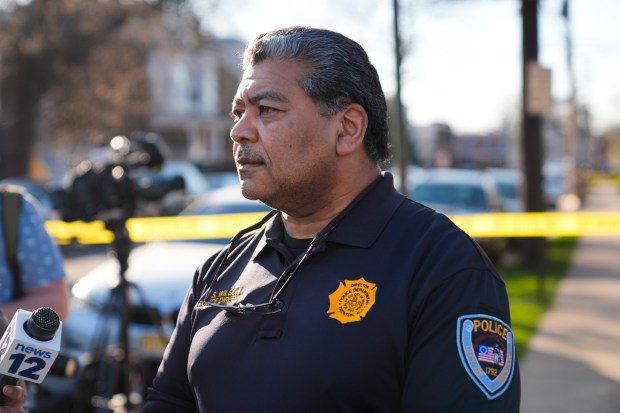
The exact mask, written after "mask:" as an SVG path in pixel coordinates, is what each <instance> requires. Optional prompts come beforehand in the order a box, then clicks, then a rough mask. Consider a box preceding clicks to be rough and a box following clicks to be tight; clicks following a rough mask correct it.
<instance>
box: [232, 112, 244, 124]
mask: <svg viewBox="0 0 620 413" xmlns="http://www.w3.org/2000/svg"><path fill="white" fill-rule="evenodd" d="M241 116H243V111H241V110H233V111H232V112H230V117H231V118H232V120H233V122H238V121H239V119H240V118H241Z"/></svg>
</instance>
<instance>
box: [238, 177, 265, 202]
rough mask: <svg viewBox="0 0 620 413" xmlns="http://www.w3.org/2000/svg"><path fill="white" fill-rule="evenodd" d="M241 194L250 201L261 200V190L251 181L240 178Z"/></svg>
mask: <svg viewBox="0 0 620 413" xmlns="http://www.w3.org/2000/svg"><path fill="white" fill-rule="evenodd" d="M241 195H243V197H244V198H247V199H250V200H252V201H256V200H259V201H260V200H261V191H260V190H259V188H257V187H256V185H255V184H253V183H252V182H248V181H246V180H241Z"/></svg>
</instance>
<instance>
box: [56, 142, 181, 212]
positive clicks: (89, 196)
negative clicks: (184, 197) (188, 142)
mask: <svg viewBox="0 0 620 413" xmlns="http://www.w3.org/2000/svg"><path fill="white" fill-rule="evenodd" d="M109 146H110V148H111V150H112V152H111V159H109V160H107V161H106V162H97V163H95V162H93V161H90V160H85V161H82V162H81V163H80V164H79V165H78V166H77V167H75V168H74V169H73V170H72V174H71V180H70V183H69V185H68V186H67V187H66V188H64V189H60V190H56V191H54V192H53V193H52V199H53V202H54V205H55V207H56V209H58V210H59V212H60V214H61V217H62V219H63V220H65V221H77V220H81V221H92V220H94V219H97V218H99V215H100V214H102V213H106V212H110V211H116V212H119V213H120V214H121V216H123V217H126V218H128V217H132V216H133V215H134V213H135V210H136V206H137V201H138V200H145V201H157V200H159V199H161V198H162V197H163V196H164V195H166V194H167V193H168V192H170V191H173V190H176V189H184V188H185V182H184V181H183V177H180V176H177V177H173V178H164V177H162V176H159V175H156V174H149V178H148V179H137V178H136V176H137V174H138V172H139V171H140V170H143V169H144V168H146V169H150V170H158V169H159V168H160V167H161V165H162V164H163V163H164V156H163V154H162V151H161V150H160V148H159V144H158V142H157V135H154V134H143V135H141V136H140V137H138V138H137V139H135V140H129V139H128V138H126V137H125V136H116V137H114V138H112V140H111V141H110V143H109Z"/></svg>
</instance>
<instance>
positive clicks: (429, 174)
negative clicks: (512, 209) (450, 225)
mask: <svg viewBox="0 0 620 413" xmlns="http://www.w3.org/2000/svg"><path fill="white" fill-rule="evenodd" d="M410 188H411V190H410V194H409V195H410V197H411V199H413V200H414V201H417V202H420V203H422V204H424V205H426V206H428V207H430V208H432V209H434V210H436V211H437V212H440V213H442V214H446V215H465V214H482V213H491V212H503V211H504V209H503V205H502V201H501V197H500V195H499V191H498V188H497V183H496V182H495V180H494V179H493V177H492V176H491V175H490V174H488V173H484V172H481V171H475V170H469V169H452V168H445V169H444V168H439V169H428V170H426V171H425V172H424V176H421V175H419V173H418V174H417V175H416V181H413V182H410ZM476 241H477V242H478V243H479V244H480V246H481V247H482V248H483V249H484V250H485V251H486V253H487V255H488V256H489V258H491V260H492V261H493V262H499V261H500V260H501V258H502V255H503V253H504V252H505V249H506V245H507V241H506V240H505V239H503V238H476Z"/></svg>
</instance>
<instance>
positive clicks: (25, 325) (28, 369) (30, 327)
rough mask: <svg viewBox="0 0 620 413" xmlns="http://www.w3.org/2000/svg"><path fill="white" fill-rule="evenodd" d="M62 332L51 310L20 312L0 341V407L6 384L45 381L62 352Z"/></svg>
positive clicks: (60, 324)
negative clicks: (3, 388)
mask: <svg viewBox="0 0 620 413" xmlns="http://www.w3.org/2000/svg"><path fill="white" fill-rule="evenodd" d="M61 332H62V322H61V321H60V319H59V318H58V314H56V313H55V312H54V310H52V309H51V308H48V307H42V308H39V309H37V310H35V311H34V312H32V313H31V312H30V311H26V310H21V309H20V310H17V312H16V313H15V315H14V316H13V319H12V320H11V323H10V324H9V326H8V327H7V329H6V331H5V332H4V335H3V336H2V340H0V374H1V375H2V376H3V377H1V378H0V399H1V400H0V405H3V404H4V402H5V398H4V395H3V394H2V393H1V392H2V387H4V385H5V384H14V383H15V382H16V381H17V379H23V380H27V381H31V382H33V383H41V382H42V381H43V379H44V378H45V376H46V375H47V373H48V372H49V370H50V368H51V367H52V364H53V363H54V360H55V359H56V356H57V355H58V352H59V351H60V338H61Z"/></svg>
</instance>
